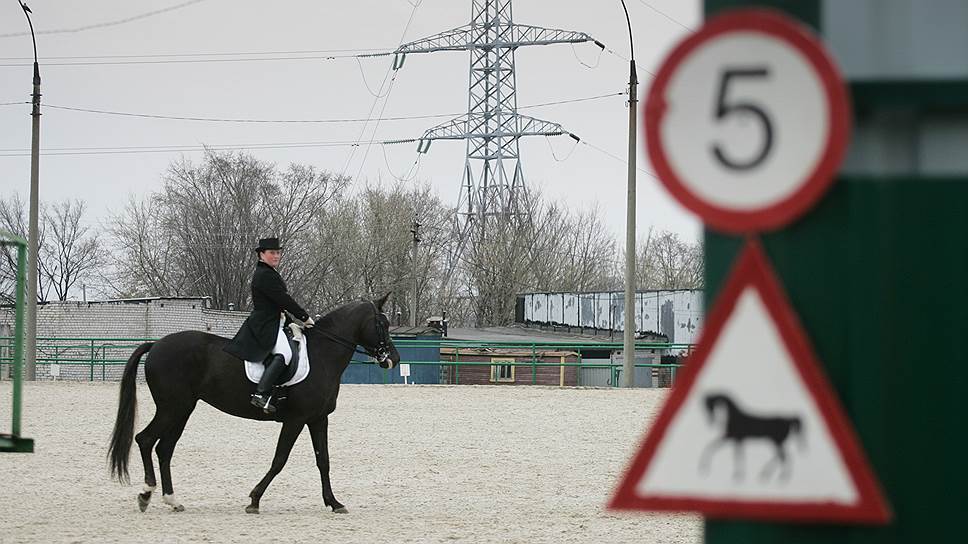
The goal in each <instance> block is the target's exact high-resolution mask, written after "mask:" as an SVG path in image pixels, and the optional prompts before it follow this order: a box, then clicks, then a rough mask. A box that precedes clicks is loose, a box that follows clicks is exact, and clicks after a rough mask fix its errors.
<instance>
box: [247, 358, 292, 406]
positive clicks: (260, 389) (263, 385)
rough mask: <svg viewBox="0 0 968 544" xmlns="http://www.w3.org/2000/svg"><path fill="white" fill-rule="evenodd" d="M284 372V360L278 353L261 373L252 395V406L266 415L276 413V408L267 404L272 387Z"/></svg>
mask: <svg viewBox="0 0 968 544" xmlns="http://www.w3.org/2000/svg"><path fill="white" fill-rule="evenodd" d="M285 370H286V360H285V359H284V358H283V357H282V355H279V354H278V353H277V354H275V355H273V356H272V360H271V361H269V366H267V367H266V369H265V372H263V373H262V378H261V379H260V380H259V385H257V386H255V394H254V395H252V405H253V406H258V407H259V408H262V411H263V412H265V413H267V414H271V413H273V412H275V411H276V407H275V406H272V405H271V404H269V399H270V398H271V396H272V394H271V393H272V386H274V385H275V384H276V380H277V379H279V376H282V373H283V372H284V371H285Z"/></svg>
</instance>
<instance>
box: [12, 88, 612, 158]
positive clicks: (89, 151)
mask: <svg viewBox="0 0 968 544" xmlns="http://www.w3.org/2000/svg"><path fill="white" fill-rule="evenodd" d="M624 94H625V93H624V92H615V93H608V94H601V95H596V96H587V97H582V98H571V99H564V100H555V101H551V102H543V103H539V104H532V105H529V106H519V109H523V108H537V107H545V106H553V105H560V104H572V103H576V102H587V101H590V100H601V99H603V98H611V97H615V96H622V95H624ZM45 106H46V107H48V108H57V109H67V110H76V111H84V112H93V113H107V114H116V115H131V116H135V117H149V118H154V117H159V116H152V115H147V114H131V113H121V112H108V111H104V110H87V109H83V108H70V107H67V106H54V105H50V104H45ZM452 115H455V114H434V115H420V116H411V117H406V116H404V117H389V118H384V120H390V119H392V120H402V119H424V118H429V117H449V116H452ZM161 117H162V118H164V119H190V120H209V121H233V122H279V123H282V122H286V123H288V122H319V123H326V122H332V123H335V122H367V121H370V120H372V118H370V119H323V120H315V121H281V120H280V121H268V120H238V119H236V120H228V119H226V120H218V119H210V118H198V119H193V118H184V117H167V116H161ZM361 141H362V138H357V139H356V140H353V141H316V142H283V143H279V142H272V143H253V144H223V145H209V146H203V145H151V146H104V147H49V148H44V149H41V153H42V154H43V155H45V156H56V155H108V154H131V153H170V152H178V151H186V152H189V151H190V152H194V151H204V150H205V149H211V150H214V151H235V150H250V149H252V150H257V149H290V148H302V147H359V146H360V145H362V144H361ZM375 141H376V140H375V138H374V139H371V141H370V144H372V143H374V142H375ZM413 141H416V139H414V140H413ZM589 145H590V144H589ZM600 151H602V152H603V153H607V152H606V151H604V150H600ZM29 154H30V152H29V150H26V149H12V148H8V149H0V157H23V156H27V155H29ZM613 157H614V158H618V157H615V156H614V155H613ZM620 160H622V159H620Z"/></svg>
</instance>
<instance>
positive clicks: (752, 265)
mask: <svg viewBox="0 0 968 544" xmlns="http://www.w3.org/2000/svg"><path fill="white" fill-rule="evenodd" d="M747 286H752V287H753V288H755V289H757V290H758V291H759V293H760V296H761V297H762V298H763V302H764V304H765V305H766V308H767V310H768V312H769V315H770V317H771V318H772V319H773V320H774V322H775V323H776V325H777V329H778V330H779V333H780V337H781V338H782V340H783V342H784V343H785V344H786V347H787V349H788V350H789V352H790V354H791V355H792V359H793V361H794V366H795V367H796V368H797V370H798V371H799V375H800V378H801V379H802V380H803V384H804V386H805V387H806V389H807V391H808V392H809V393H810V394H811V395H812V396H813V399H814V402H815V403H816V405H817V408H818V410H819V412H820V415H821V417H822V418H823V419H824V421H825V422H826V424H827V427H828V428H829V430H830V434H831V437H832V438H833V442H834V444H835V445H836V446H837V447H838V448H840V452H841V455H842V457H843V460H844V463H845V465H846V468H847V471H848V473H849V475H850V477H851V478H852V479H853V483H854V485H855V487H856V489H857V493H858V501H857V504H854V505H845V504H842V503H835V502H826V501H825V502H819V501H804V502H792V501H782V502H766V501H751V500H745V499H737V500H729V499H722V498H706V497H701V496H669V495H662V496H654V497H648V496H646V497H643V496H640V495H638V494H637V493H636V492H635V488H636V487H637V485H638V483H639V481H640V480H641V479H642V476H643V475H644V474H645V471H646V469H647V468H648V466H649V463H650V462H651V461H652V458H653V456H654V455H655V452H656V450H657V448H658V446H659V444H660V443H661V442H662V439H663V438H664V437H665V434H666V431H667V429H668V427H669V424H670V422H671V421H672V418H673V416H674V415H675V414H676V413H677V412H678V410H679V409H680V408H681V407H682V405H683V403H684V402H685V400H686V398H687V397H688V395H689V393H690V392H691V390H692V387H693V385H694V384H695V381H696V378H697V377H698V375H699V373H700V370H701V369H702V367H703V366H704V365H705V364H706V361H707V359H708V357H709V354H710V352H711V350H712V348H713V346H714V345H715V343H716V340H717V339H718V337H719V335H720V334H721V332H722V329H723V327H724V325H725V324H726V322H727V321H728V320H729V317H730V316H731V315H732V313H733V311H734V309H735V307H736V302H737V300H738V299H739V296H740V295H741V294H742V292H743V290H744V289H746V287H747ZM845 414H846V412H845V411H844V409H843V407H842V405H841V403H840V401H839V399H838V397H837V395H836V394H835V393H834V391H833V388H832V387H831V386H830V383H829V382H828V380H827V379H826V377H825V376H824V374H823V371H822V367H821V366H820V364H819V361H818V359H817V357H816V355H815V354H814V351H813V347H812V345H811V343H810V341H809V338H808V337H807V334H806V333H805V331H804V329H803V327H802V326H801V324H800V321H799V319H798V318H797V315H796V314H795V312H794V311H793V308H792V306H791V304H790V303H789V301H788V300H787V297H786V295H785V292H784V290H783V287H782V286H781V284H780V282H779V280H778V279H777V277H776V275H775V273H774V272H773V270H772V267H771V266H770V264H769V261H768V260H767V258H766V255H765V254H764V252H763V249H762V247H761V245H760V243H759V242H758V241H757V240H755V239H749V240H748V241H747V242H746V244H745V246H744V248H743V250H742V252H741V254H740V256H739V257H738V258H737V260H736V262H735V264H734V265H733V269H732V271H731V273H730V275H729V278H728V280H727V282H726V284H725V285H724V287H723V289H722V291H721V292H720V295H719V297H718V300H717V301H716V304H715V306H714V307H713V308H712V309H711V311H710V313H709V315H708V317H707V319H706V325H705V327H704V329H703V332H702V333H701V336H700V339H699V342H698V344H697V346H696V349H695V351H694V352H693V354H692V355H691V356H690V358H689V362H688V364H686V365H685V367H684V368H683V370H682V371H681V372H680V375H679V376H678V383H677V384H676V385H675V387H674V388H673V389H672V392H671V393H670V395H669V398H668V399H667V400H666V403H665V405H664V406H663V407H662V410H661V411H660V412H659V415H658V417H657V418H656V420H655V423H654V424H653V425H652V428H651V429H650V430H649V432H648V434H647V435H646V436H645V438H644V440H643V441H642V444H641V446H640V447H639V450H638V452H637V453H636V455H635V456H634V457H633V460H632V463H631V464H630V465H629V467H628V468H627V469H626V472H625V474H624V476H623V477H622V479H621V481H620V483H619V486H618V488H617V489H616V492H615V494H614V496H613V497H612V499H611V500H610V502H609V504H608V508H609V509H614V510H647V511H676V512H680V511H689V512H699V513H702V514H704V515H706V516H708V517H717V518H749V519H767V520H790V521H804V522H806V521H810V522H830V521H833V522H857V523H869V524H884V523H888V522H889V521H890V520H891V518H892V513H891V509H890V507H889V505H888V503H887V501H886V500H885V498H884V494H883V493H882V492H881V489H880V487H879V485H878V483H877V480H876V478H875V477H874V474H873V471H872V470H871V468H870V464H869V463H868V461H867V458H866V457H865V455H864V453H863V450H862V449H861V447H860V441H859V440H858V438H857V435H856V434H855V432H854V430H853V427H852V426H851V425H850V423H849V421H848V419H847V417H846V415H845Z"/></svg>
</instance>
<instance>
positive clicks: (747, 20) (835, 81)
mask: <svg viewBox="0 0 968 544" xmlns="http://www.w3.org/2000/svg"><path fill="white" fill-rule="evenodd" d="M738 30H742V31H750V30H753V31H756V32H759V33H762V34H767V35H769V36H773V37H776V38H779V39H780V40H783V41H785V42H787V43H789V44H790V45H792V46H793V47H794V48H795V49H797V50H798V51H800V53H802V54H803V56H804V57H805V58H806V59H807V60H808V61H809V63H810V64H811V65H812V66H813V67H814V68H815V69H816V71H817V74H818V75H819V77H820V82H821V85H822V87H823V90H824V91H825V93H826V95H827V101H828V123H827V126H828V134H827V145H826V147H825V148H824V150H823V152H822V153H821V155H820V160H819V161H818V162H817V164H816V166H815V167H814V169H813V170H812V172H811V173H810V174H809V175H807V176H806V179H804V180H803V181H802V182H801V186H800V187H799V188H798V189H797V190H795V191H794V192H793V193H791V194H790V195H789V196H788V197H786V198H785V199H783V200H780V201H777V202H775V203H773V204H770V205H769V206H765V207H761V208H757V209H752V210H746V211H738V210H736V209H733V208H727V207H723V206H717V205H715V204H712V203H710V202H708V201H707V200H704V199H703V198H702V197H700V196H698V195H697V194H696V193H695V192H693V190H692V189H690V188H689V187H688V186H687V185H686V184H684V183H683V182H682V180H681V179H680V178H679V176H678V175H677V174H676V172H675V170H674V169H673V168H672V166H671V165H670V163H669V160H668V157H667V156H666V154H665V151H664V150H663V149H662V145H661V143H660V139H659V128H660V127H661V125H662V121H663V119H664V118H665V114H666V101H665V93H666V88H667V86H668V84H669V80H670V79H671V78H672V75H673V74H674V73H675V71H676V69H677V68H678V67H679V65H680V64H681V63H682V62H683V60H685V59H686V58H687V57H688V56H689V55H690V54H691V53H693V51H694V50H695V49H696V48H697V47H699V46H700V45H702V44H704V43H705V42H707V41H709V40H710V39H713V38H715V37H717V36H719V35H721V34H726V33H729V32H734V31H738ZM643 118H644V125H645V142H646V151H647V152H648V155H649V159H650V160H651V161H652V165H653V166H654V167H655V170H656V174H658V177H659V181H661V182H662V184H663V185H665V187H666V189H668V190H669V192H670V193H672V195H673V196H675V197H676V199H677V200H678V201H679V202H680V203H681V204H682V205H683V206H685V207H686V208H688V209H689V210H691V211H693V212H695V213H697V214H698V215H699V216H700V217H701V218H702V219H703V221H704V222H705V223H706V224H707V225H708V226H710V227H713V228H714V229H716V230H720V231H724V232H729V233H747V232H757V231H768V230H774V229H777V228H780V227H783V226H785V225H787V224H789V223H791V222H793V221H794V220H796V219H797V218H799V217H800V216H801V215H803V214H804V213H805V212H806V211H807V210H809V209H810V208H811V207H812V206H813V205H814V204H815V203H816V202H817V200H819V199H820V197H821V196H822V195H823V194H824V193H825V192H826V191H827V189H828V188H829V187H830V185H831V183H833V181H834V174H835V173H836V171H837V167H838V166H839V165H840V163H841V161H842V160H843V158H844V154H845V153H846V150H847V142H848V140H849V136H850V119H851V109H850V104H849V102H848V100H847V90H846V87H845V86H844V84H843V80H842V79H841V77H840V72H839V70H838V69H837V67H836V65H835V64H834V62H833V61H832V60H831V59H830V57H829V56H828V55H827V54H826V52H825V50H824V48H823V45H822V44H821V43H820V42H819V41H818V40H817V39H816V38H815V37H814V35H813V34H812V33H811V32H810V30H809V29H807V28H806V27H804V26H802V25H800V24H799V23H797V22H796V21H793V20H791V19H790V18H789V17H787V16H785V15H782V14H780V12H776V11H772V10H765V9H743V10H734V11H730V12H728V13H725V14H723V15H719V16H717V17H715V18H713V19H711V20H709V21H708V22H706V23H705V24H704V25H703V27H702V28H701V29H700V30H699V31H698V32H696V33H694V34H692V35H690V36H689V37H688V38H686V39H685V40H684V41H682V42H681V43H680V44H679V45H677V46H676V47H675V48H674V49H673V50H672V52H671V53H670V54H669V57H668V58H667V59H666V60H665V62H664V63H663V64H662V67H661V68H660V69H659V72H658V73H657V74H656V76H655V80H654V82H653V84H652V87H651V88H650V89H649V94H648V97H647V98H646V104H645V110H644V111H643Z"/></svg>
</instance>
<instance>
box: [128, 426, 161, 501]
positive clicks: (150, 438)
mask: <svg viewBox="0 0 968 544" xmlns="http://www.w3.org/2000/svg"><path fill="white" fill-rule="evenodd" d="M163 420H164V418H163V417H161V418H159V414H158V413H155V417H154V418H152V420H151V422H150V423H148V425H146V426H145V428H144V430H142V431H141V432H140V433H138V434H137V435H135V438H134V439H135V442H137V443H138V449H139V450H140V451H141V464H142V465H143V466H144V469H145V487H144V491H143V492H141V493H138V508H139V509H140V510H141V511H142V512H144V511H145V510H147V508H148V503H150V502H151V493H152V492H153V491H154V490H155V487H156V486H157V485H158V482H157V480H155V464H154V461H153V460H152V459H151V449H152V448H154V447H155V443H156V442H158V437H159V435H160V433H159V432H158V429H159V427H164V426H165V423H164V421H163Z"/></svg>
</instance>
